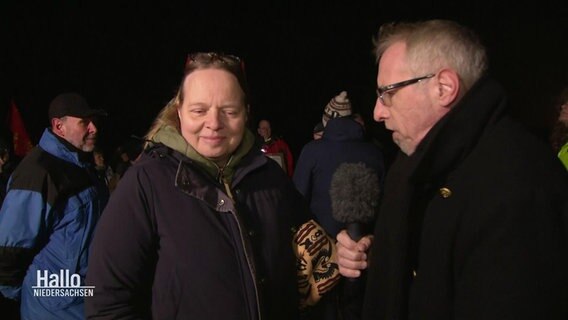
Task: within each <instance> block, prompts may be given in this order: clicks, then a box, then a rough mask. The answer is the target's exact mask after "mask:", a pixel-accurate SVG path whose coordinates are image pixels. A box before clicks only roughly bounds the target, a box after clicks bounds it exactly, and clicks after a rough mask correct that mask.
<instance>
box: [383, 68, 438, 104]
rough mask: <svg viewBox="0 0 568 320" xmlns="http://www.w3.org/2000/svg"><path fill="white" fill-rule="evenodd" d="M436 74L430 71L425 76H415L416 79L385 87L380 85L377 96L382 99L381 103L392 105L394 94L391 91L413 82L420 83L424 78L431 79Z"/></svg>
mask: <svg viewBox="0 0 568 320" xmlns="http://www.w3.org/2000/svg"><path fill="white" fill-rule="evenodd" d="M435 75H436V74H435V73H430V74H428V75H425V76H423V77H418V78H414V79H410V80H405V81H401V82H397V83H393V84H389V85H386V86H383V87H378V88H377V98H379V99H380V100H381V103H382V104H383V105H384V106H387V107H390V106H391V103H392V94H390V93H391V92H393V91H394V90H396V89H400V88H402V87H406V86H409V85H411V84H415V83H418V82H420V81H422V80H426V79H430V78H432V77H433V76H435Z"/></svg>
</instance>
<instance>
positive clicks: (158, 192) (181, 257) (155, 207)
mask: <svg viewBox="0 0 568 320" xmlns="http://www.w3.org/2000/svg"><path fill="white" fill-rule="evenodd" d="M184 71H185V72H184V76H183V79H182V82H181V85H180V87H179V89H178V92H177V94H176V95H175V97H174V98H173V99H172V100H171V101H170V102H169V103H168V104H167V105H166V106H165V107H164V108H163V109H162V111H161V112H160V114H159V115H158V117H157V118H156V121H155V122H154V125H153V126H152V128H150V130H149V132H148V134H147V135H146V139H147V140H148V141H149V142H148V144H147V145H146V149H145V150H144V152H143V153H142V155H141V157H140V158H139V160H138V161H137V162H136V163H135V164H134V165H133V166H132V167H131V168H130V169H129V170H128V171H127V172H126V174H125V175H124V177H123V179H122V180H121V182H120V184H119V185H118V187H117V189H116V190H115V191H114V193H113V194H112V197H111V199H110V201H109V204H108V206H107V207H106V209H105V211H104V214H103V215H102V217H101V221H100V223H99V225H98V227H97V231H96V234H95V238H94V241H93V245H92V257H91V260H90V262H89V271H88V275H87V283H88V284H89V285H92V286H95V288H96V289H95V292H94V296H93V297H91V298H89V299H88V300H87V305H86V315H87V318H88V319H116V318H132V319H134V318H136V319H149V318H153V319H174V318H184V319H210V320H221V319H222V320H232V319H235V320H237V319H239V320H260V319H271V320H279V319H282V320H289V319H298V317H299V314H300V310H299V309H300V307H301V306H306V305H309V304H313V303H315V302H316V301H317V300H319V298H320V297H321V295H322V294H323V293H324V292H326V291H328V290H330V289H331V288H333V286H334V284H335V283H336V282H337V281H338V280H339V274H338V270H337V265H336V263H335V247H334V243H333V241H332V239H330V238H328V237H327V236H326V235H325V232H324V231H323V230H322V229H321V227H319V226H318V225H317V223H315V221H313V220H311V215H310V214H309V210H308V208H307V205H306V203H305V201H304V200H303V199H302V196H301V194H299V193H298V191H297V190H296V189H295V188H294V185H293V184H292V181H291V180H290V179H289V177H288V176H287V175H286V174H285V173H284V171H283V170H282V169H281V168H279V167H278V165H277V164H276V163H275V162H274V161H270V160H269V159H268V158H267V157H266V156H264V155H263V154H262V153H261V152H260V150H258V149H257V148H255V147H254V144H255V137H254V134H253V133H252V132H251V131H250V130H247V129H246V122H247V119H248V117H249V104H248V96H249V95H248V86H247V82H246V78H245V72H244V64H243V63H242V61H241V60H240V59H239V58H238V57H235V56H232V55H226V54H221V53H215V52H209V53H194V54H190V55H189V56H188V59H187V62H186V66H185V70H184ZM124 230H127V232H124Z"/></svg>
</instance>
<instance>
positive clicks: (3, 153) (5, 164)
mask: <svg viewBox="0 0 568 320" xmlns="http://www.w3.org/2000/svg"><path fill="white" fill-rule="evenodd" d="M14 169H15V162H14V161H13V160H12V157H11V151H10V146H9V145H8V143H6V141H5V140H4V139H0V206H1V205H2V202H4V197H6V189H7V187H8V180H9V179H10V175H11V174H12V172H13V171H14Z"/></svg>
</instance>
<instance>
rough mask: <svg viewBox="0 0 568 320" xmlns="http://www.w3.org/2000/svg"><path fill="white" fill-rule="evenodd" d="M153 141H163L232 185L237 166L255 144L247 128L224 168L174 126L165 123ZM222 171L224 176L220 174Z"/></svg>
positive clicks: (213, 175)
mask: <svg viewBox="0 0 568 320" xmlns="http://www.w3.org/2000/svg"><path fill="white" fill-rule="evenodd" d="M152 141H153V142H155V143H163V144H164V145H166V146H168V147H170V148H172V149H174V150H176V151H178V152H180V153H182V154H183V155H185V156H186V157H188V158H190V159H191V160H193V161H195V163H197V164H198V165H199V166H200V167H201V168H203V169H204V170H205V172H207V174H209V175H210V176H211V177H213V178H214V179H217V180H220V179H222V181H220V182H222V183H228V184H229V185H230V183H231V181H232V180H233V175H234V173H235V168H236V167H237V165H238V164H239V162H240V161H241V159H242V158H243V157H244V156H245V155H246V154H247V153H248V152H249V151H250V150H251V149H252V147H253V145H254V135H253V134H252V132H250V130H248V129H246V130H245V134H244V137H243V140H242V141H241V144H240V145H239V146H238V147H237V150H235V152H234V153H233V154H232V155H231V157H230V158H229V160H228V161H227V164H226V165H225V167H224V168H219V166H218V165H217V164H216V163H215V162H213V161H212V160H210V159H208V158H206V157H204V156H202V155H201V154H199V153H198V152H197V151H196V150H195V149H194V148H193V147H192V146H191V145H189V143H187V141H185V139H184V138H183V137H182V135H181V134H180V133H179V132H178V131H177V130H176V129H175V128H174V127H172V126H169V125H165V126H163V127H161V128H160V129H159V130H158V132H156V134H155V135H154V137H153V138H152ZM221 173H222V176H220V175H221Z"/></svg>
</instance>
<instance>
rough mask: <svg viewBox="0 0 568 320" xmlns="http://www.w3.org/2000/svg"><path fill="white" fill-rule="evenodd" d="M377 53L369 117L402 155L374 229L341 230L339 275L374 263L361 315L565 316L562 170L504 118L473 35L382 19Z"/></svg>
mask: <svg viewBox="0 0 568 320" xmlns="http://www.w3.org/2000/svg"><path fill="white" fill-rule="evenodd" d="M376 56H377V61H378V76H377V86H378V88H377V94H378V99H377V103H376V105H375V110H374V118H375V120H376V121H381V122H384V123H385V126H386V128H387V129H389V130H392V132H393V133H392V137H393V140H394V141H395V143H396V144H397V145H398V146H399V147H400V149H401V151H402V153H399V155H398V157H397V160H396V161H395V163H394V164H393V166H392V167H391V169H390V171H389V173H388V176H387V178H386V183H385V190H384V198H383V199H382V204H381V209H380V212H379V217H378V219H377V224H376V227H375V232H374V236H367V237H364V238H363V239H362V240H360V241H359V242H354V241H352V240H351V239H349V237H348V235H347V234H346V233H345V231H342V232H341V233H340V234H339V235H338V236H337V240H338V254H339V265H340V272H341V273H342V274H343V275H344V276H346V277H354V278H355V277H359V276H360V275H361V273H362V272H368V275H367V276H368V280H367V289H366V296H365V299H364V306H363V309H362V313H363V319H437V320H440V319H566V318H567V317H568V311H567V309H568V304H566V301H568V294H567V290H568V278H567V273H566V269H567V259H566V255H567V253H568V250H567V249H568V248H567V246H566V244H567V242H566V226H567V224H566V222H567V215H568V174H567V173H566V170H564V169H563V168H562V165H561V164H560V163H559V162H558V160H557V159H555V157H554V155H553V154H552V152H550V147H549V146H547V145H546V143H545V142H543V141H540V140H539V139H537V138H535V137H534V136H533V135H532V134H530V133H529V132H528V131H527V130H526V129H524V128H523V127H522V126H521V125H520V124H518V123H516V122H515V121H514V120H512V119H511V118H510V117H509V116H508V115H507V114H506V109H507V108H508V106H507V99H506V94H505V93H504V90H503V88H502V87H501V86H500V85H499V84H498V83H497V82H495V81H494V80H492V79H490V78H489V77H487V76H486V75H485V71H486V69H487V58H486V52H485V48H484V47H483V45H482V44H481V43H480V41H479V40H478V38H477V36H476V35H475V34H474V33H473V32H472V31H470V30H469V29H467V28H465V27H463V26H460V25H459V24H457V23H454V22H451V21H442V20H431V21H425V22H417V23H401V24H387V25H385V26H383V27H381V30H380V31H379V36H378V40H377V41H376ZM371 244H372V245H371ZM369 249H370V251H369ZM367 269H368V270H367Z"/></svg>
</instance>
